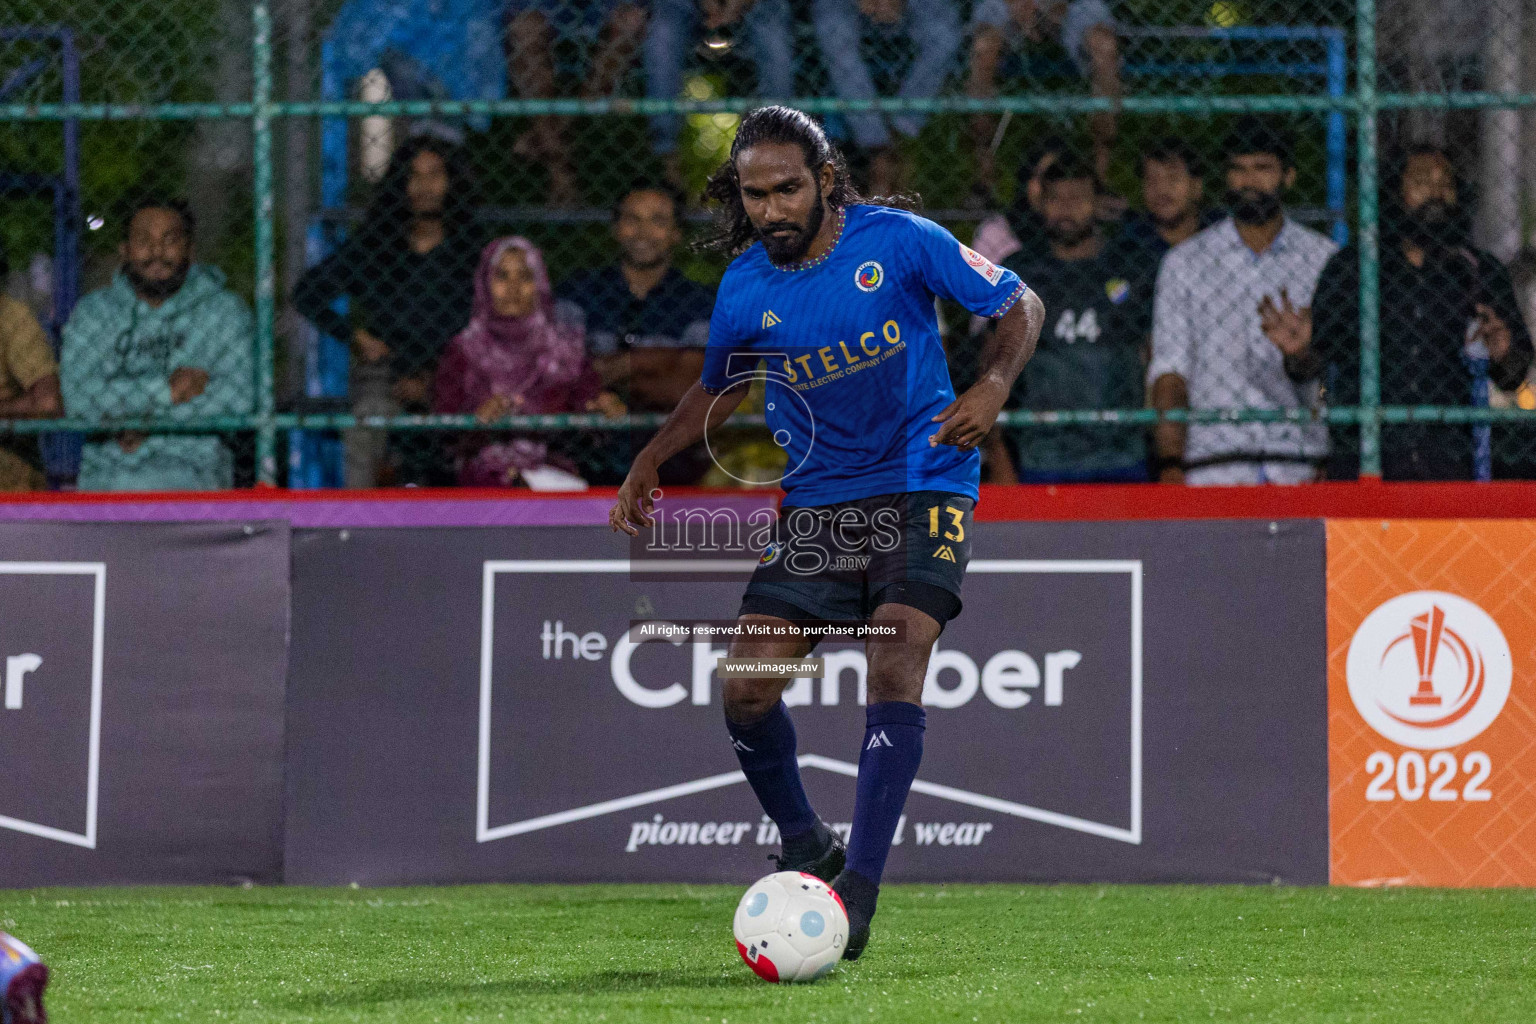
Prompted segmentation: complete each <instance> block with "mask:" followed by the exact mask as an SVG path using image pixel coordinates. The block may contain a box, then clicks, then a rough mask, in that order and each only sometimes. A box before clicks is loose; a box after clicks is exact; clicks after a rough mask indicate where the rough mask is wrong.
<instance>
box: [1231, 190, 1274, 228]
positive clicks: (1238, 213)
mask: <svg viewBox="0 0 1536 1024" xmlns="http://www.w3.org/2000/svg"><path fill="white" fill-rule="evenodd" d="M1226 200H1227V210H1228V211H1229V212H1230V213H1231V214H1232V219H1233V220H1235V221H1237V222H1238V223H1239V224H1248V225H1254V226H1257V225H1259V224H1268V223H1270V222H1272V221H1274V220H1275V218H1277V217H1279V216H1280V214H1281V213H1282V212H1284V209H1285V207H1284V206H1283V205H1282V204H1281V202H1280V193H1279V192H1264V191H1262V190H1260V189H1256V188H1233V189H1228V190H1227V195H1226Z"/></svg>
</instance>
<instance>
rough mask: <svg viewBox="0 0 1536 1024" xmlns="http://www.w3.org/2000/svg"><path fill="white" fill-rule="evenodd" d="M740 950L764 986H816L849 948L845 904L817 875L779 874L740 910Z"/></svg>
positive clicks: (763, 882)
mask: <svg viewBox="0 0 1536 1024" xmlns="http://www.w3.org/2000/svg"><path fill="white" fill-rule="evenodd" d="M735 931H736V949H737V951H738V952H739V953H741V958H742V959H743V960H745V961H746V964H747V966H748V967H750V968H752V970H753V972H754V973H755V974H756V975H757V976H758V977H759V978H762V979H763V980H764V981H783V982H789V981H815V980H816V979H817V978H819V977H821V976H822V975H823V974H826V973H827V972H828V971H830V970H831V969H832V968H834V967H836V966H837V962H838V961H839V960H841V959H842V958H843V947H845V946H847V945H848V914H847V912H846V911H844V910H843V901H842V899H841V898H840V897H839V896H838V895H837V893H835V892H833V891H832V889H831V887H830V886H828V885H827V883H826V882H823V881H822V880H821V879H819V878H817V877H816V876H815V875H807V874H805V873H804V872H801V871H779V872H776V873H774V874H771V875H768V876H767V877H765V878H761V879H759V880H758V882H757V884H756V885H754V886H752V888H750V889H748V890H747V892H746V895H745V896H743V897H742V898H741V902H740V903H739V904H737V906H736V921H735Z"/></svg>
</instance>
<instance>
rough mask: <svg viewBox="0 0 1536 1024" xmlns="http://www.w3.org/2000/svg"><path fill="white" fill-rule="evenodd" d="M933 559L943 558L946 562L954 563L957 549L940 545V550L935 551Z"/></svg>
mask: <svg viewBox="0 0 1536 1024" xmlns="http://www.w3.org/2000/svg"><path fill="white" fill-rule="evenodd" d="M933 557H934V558H942V559H944V561H946V562H953V561H954V560H955V549H954V548H952V547H950V546H949V545H948V544H940V545H939V546H938V549H937V550H936V551H934V553H933Z"/></svg>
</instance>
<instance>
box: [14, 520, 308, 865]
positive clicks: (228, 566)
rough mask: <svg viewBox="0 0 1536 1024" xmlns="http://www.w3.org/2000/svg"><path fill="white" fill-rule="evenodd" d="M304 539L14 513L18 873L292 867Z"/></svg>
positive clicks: (259, 531)
mask: <svg viewBox="0 0 1536 1024" xmlns="http://www.w3.org/2000/svg"><path fill="white" fill-rule="evenodd" d="M288 545H289V532H288V524H287V523H284V522H252V523H244V524H241V523H207V524H203V523H190V524H129V525H99V524H85V523H67V524H63V523H61V524H54V523H8V524H6V525H4V526H3V527H0V660H3V662H4V677H3V683H0V686H3V701H0V888H11V887H22V886H36V885H94V884H110V883H155V882H207V883H227V882H238V881H242V880H254V881H261V882H275V881H279V880H281V877H282V752H283V699H284V676H285V669H286V664H287V662H286V653H287V628H288Z"/></svg>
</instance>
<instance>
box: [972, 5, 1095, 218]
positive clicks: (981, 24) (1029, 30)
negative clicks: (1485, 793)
mask: <svg viewBox="0 0 1536 1024" xmlns="http://www.w3.org/2000/svg"><path fill="white" fill-rule="evenodd" d="M1115 31H1116V26H1115V18H1114V15H1112V14H1111V13H1110V12H1109V5H1108V4H1106V3H1105V2H1104V0H977V3H976V6H975V8H974V10H973V12H972V14H971V59H970V70H969V75H968V78H967V81H966V94H967V95H969V96H971V97H973V98H975V99H994V98H996V96H997V94H998V78H999V77H1006V78H1019V77H1024V76H1025V75H1027V74H1028V73H1029V69H1028V68H1027V66H1026V61H1027V60H1028V57H1029V52H1028V51H1030V50H1031V49H1034V48H1035V47H1036V46H1038V45H1039V44H1040V43H1041V42H1043V41H1044V40H1046V39H1048V38H1054V39H1055V40H1056V41H1059V42H1060V44H1061V48H1062V49H1063V50H1065V51H1066V52H1067V55H1068V56H1069V57H1071V59H1072V63H1073V64H1074V65H1075V66H1076V68H1077V71H1078V73H1079V74H1081V75H1082V76H1083V77H1084V78H1086V79H1088V82H1089V85H1090V88H1091V89H1092V91H1093V95H1095V96H1106V97H1110V98H1119V96H1120V92H1121V85H1120V42H1119V40H1118V39H1117V38H1116V35H1115ZM1009 58H1011V59H1009ZM1089 125H1090V127H1091V129H1092V132H1093V150H1094V170H1095V172H1096V173H1097V174H1098V176H1099V180H1100V181H1104V180H1105V179H1106V178H1108V176H1109V159H1110V152H1111V150H1112V149H1113V147H1114V144H1115V115H1114V112H1113V111H1109V112H1104V113H1098V114H1094V115H1093V116H1092V117H1091V118H1090V119H1089ZM996 129H997V120H996V118H995V117H994V116H993V115H991V114H977V115H975V116H974V117H973V118H972V120H971V131H972V134H973V136H974V139H975V144H976V166H977V178H978V181H977V184H978V186H979V187H980V189H982V190H986V191H990V189H991V187H992V185H993V174H994V172H993V153H994V152H995V150H994V147H993V145H992V142H993V136H994V135H995V134H996Z"/></svg>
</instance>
